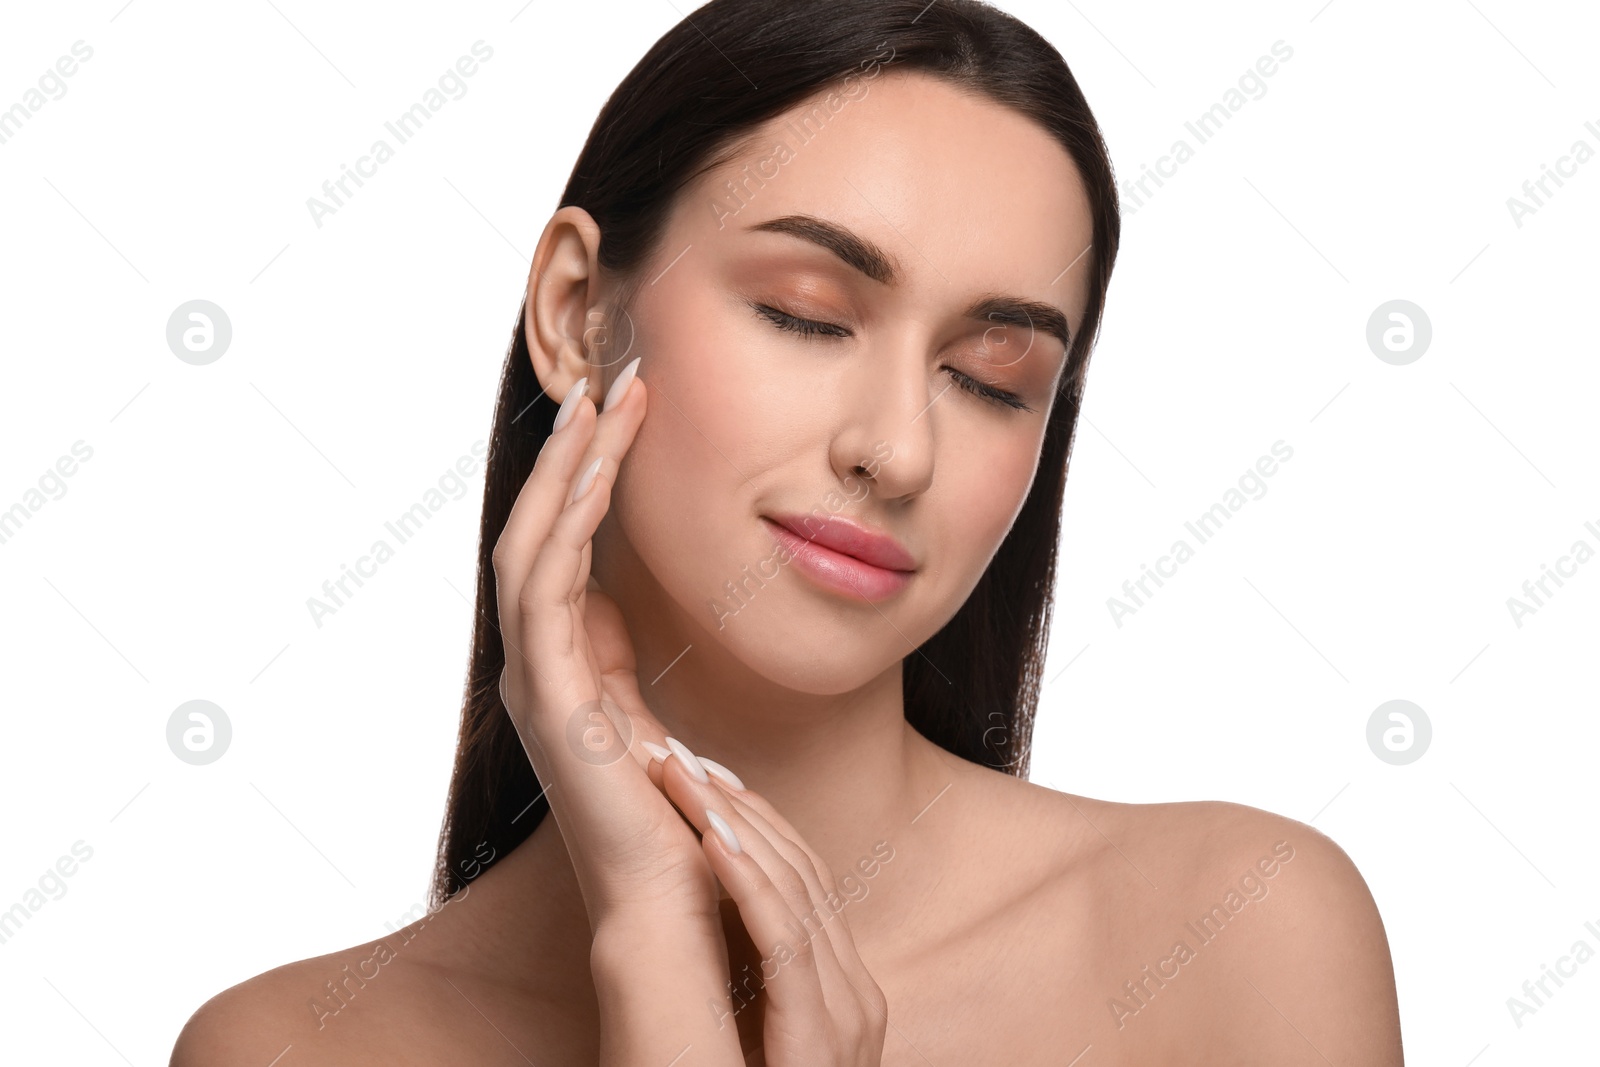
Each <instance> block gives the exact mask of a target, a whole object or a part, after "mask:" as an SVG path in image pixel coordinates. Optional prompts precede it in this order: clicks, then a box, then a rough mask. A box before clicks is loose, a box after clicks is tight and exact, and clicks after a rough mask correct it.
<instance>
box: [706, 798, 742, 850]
mask: <svg viewBox="0 0 1600 1067" xmlns="http://www.w3.org/2000/svg"><path fill="white" fill-rule="evenodd" d="M706 820H707V821H708V822H710V823H711V828H712V829H713V830H715V831H716V832H717V836H718V837H720V838H722V843H723V844H724V845H727V846H728V851H729V852H743V851H744V849H742V848H740V847H739V838H738V836H737V835H736V834H735V833H734V832H733V827H731V826H729V825H728V820H727V819H724V818H723V817H722V816H720V815H718V814H717V813H716V812H714V811H712V810H711V809H710V808H707V809H706Z"/></svg>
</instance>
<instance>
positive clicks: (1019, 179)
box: [173, 0, 1401, 1067]
mask: <svg viewBox="0 0 1600 1067" xmlns="http://www.w3.org/2000/svg"><path fill="white" fill-rule="evenodd" d="M561 205H562V206H561V207H560V208H559V210H557V211H556V212H555V214H554V215H553V216H552V218H551V219H550V221H549V223H548V225H547V226H546V227H545V230H544V233H543V235H542V237H541V239H540V241H539V245H538V248H537V250H536V252H535V255H534V262H533V270H532V271H531V272H530V276H529V279H528V287H527V292H526V297H525V300H524V303H523V307H522V310H521V313H520V314H519V318H518V323H517V330H516V334H515V337H514V340H513V343H512V346H511V352H510V356H509V358H508V362H507V365H506V369H505V376H504V379H503V382H502V386H501V391H500V397H499V403H498V408H497V414H496V420H495V426H494V434H493V441H492V443H491V448H490V454H489V468H488V474H487V487H486V492H485V505H484V513H483V525H482V539H481V544H480V551H479V585H478V608H479V613H478V619H477V624H476V630H475V642H474V649H473V656H472V664H471V670H470V676H469V686H468V692H467V697H466V706H465V710H464V714H463V718H462V726H461V735H460V744H459V749H458V753H457V762H456V768H455V775H454V779H453V783H452V787H451V791H450V797H449V804H448V809H447V811H446V815H445V821H444V828H443V833H442V835H441V843H440V854H439V861H438V866H437V871H436V878H435V883H434V894H435V895H434V903H435V905H436V910H434V911H433V912H431V913H430V915H428V916H427V917H425V918H424V919H422V920H420V921H418V922H417V923H414V924H413V925H412V926H409V927H406V928H405V929H403V930H400V931H397V932H396V933H395V934H394V935H392V936H391V937H388V938H385V939H384V940H383V941H379V942H374V943H370V944H367V945H362V946H358V947H356V948H353V949H350V950H347V951H344V952H338V953H333V954H331V955H328V956H323V957H319V958H317V959H313V960H306V961H301V962H299V963H294V964H290V965H288V966H285V967H281V968H278V969H276V970H274V971H271V972H268V973H267V974H264V975H261V976H259V977H257V978H255V979H252V980H251V981H248V982H245V983H243V984H242V985H240V986H237V987H235V988H233V989H230V990H228V991H226V992H224V993H222V994H221V995H219V996H218V997H216V998H214V999H213V1000H211V1001H210V1002H208V1003H207V1004H206V1005H204V1006H203V1007H202V1008H201V1009H200V1010H199V1011H198V1012H197V1013H196V1014H195V1016H194V1018H193V1019H192V1020H191V1021H190V1023H189V1025H188V1026H187V1027H186V1028H185V1030H184V1032H183V1034H182V1035H181V1036H180V1038H179V1040H178V1044H177V1048H176V1049H175V1051H174V1055H173V1063H174V1064H178V1065H189V1064H233V1063H239V1064H253V1065H260V1064H267V1063H269V1062H274V1061H275V1059H274V1058H275V1057H279V1056H281V1057H283V1059H282V1061H281V1062H283V1063H284V1064H285V1065H286V1067H287V1065H289V1064H291V1063H292V1064H308V1063H328V1064H335V1063H337V1064H349V1063H374V1064H378V1063H382V1064H389V1063H402V1062H403V1063H417V1064H425V1063H426V1064H431V1063H441V1064H442V1063H475V1064H487V1063H502V1062H503V1063H509V1064H514V1063H537V1064H540V1065H541V1067H544V1065H550V1064H592V1063H604V1064H617V1065H620V1064H628V1065H644V1064H648V1065H656V1064H662V1065H665V1064H669V1063H672V1064H683V1065H688V1064H715V1065H735V1064H744V1063H764V1064H768V1065H771V1067H779V1065H799V1064H805V1065H815V1064H851V1065H860V1064H878V1063H884V1064H895V1065H899V1064H927V1063H937V1064H976V1063H995V1064H1001V1063H1003V1064H1065V1063H1082V1064H1084V1065H1085V1067H1088V1065H1096V1067H1099V1065H1107V1064H1153V1063H1172V1062H1185V1063H1189V1062H1206V1063H1213V1062H1215V1063H1229V1064H1242V1063H1263V1064H1266V1063H1271V1064H1286V1063H1321V1062H1328V1063H1335V1064H1356V1063H1359V1064H1365V1065H1377V1064H1398V1063H1400V1062H1401V1052H1400V1038H1399V1022H1398V1015H1397V1009H1396V998H1395V989H1394V979H1393V974H1392V970H1391V965H1390V962H1389V954H1388V948H1387V943H1386V941H1385V937H1384V932H1383V927H1382V923H1381V921H1380V919H1379V916H1378V913H1377V910H1376V908H1375V907H1374V904H1373V901H1372V899H1371V896H1370V894H1369V893H1368V891H1367V889H1366V886H1365V884H1364V883H1363V881H1362V879H1361V877H1360V875H1359V874H1358V873H1357V872H1356V870H1355V869H1354V867H1353V866H1352V865H1351V863H1350V861H1349V859H1348V858H1347V857H1346V856H1345V855H1344V853H1343V852H1342V851H1341V850H1340V849H1339V848H1338V847H1337V846H1336V845H1334V844H1333V843H1332V842H1331V841H1329V840H1328V839H1327V838H1325V837H1323V836H1321V835H1320V834H1318V833H1317V832H1316V831H1314V830H1312V829H1311V828H1310V827H1308V826H1304V825H1302V824H1300V823H1296V822H1293V821H1290V820H1287V819H1283V818H1280V817H1278V816H1275V815H1270V814H1268V813H1265V812H1262V811H1258V810H1255V809H1252V808H1247V807H1243V806H1239V805H1232V804H1223V803H1190V804H1153V805H1127V804H1117V803H1112V802H1106V801H1098V800H1091V799H1089V798H1086V797H1080V796H1072V795H1068V794H1063V793H1059V792H1056V791H1053V790H1050V789H1046V788H1043V787H1040V786H1036V785H1032V784H1030V783H1028V782H1027V781H1026V780H1025V775H1026V771H1027V764H1028V739H1029V734H1030V731H1031V725H1032V714H1033V707H1034V704H1035V701H1036V698H1037V693H1038V685H1039V675H1040V669H1041V667H1042V664H1043V658H1044V649H1045V645H1046V637H1047V623H1048V609H1049V599H1048V598H1049V595H1050V591H1051V589H1052V586H1053V578H1054V567H1055V550H1056V542H1057V534H1058V530H1059V522H1060V510H1061V500H1062V491H1063V486H1064V484H1065V477H1066V469H1067V457H1068V454H1069V451H1070V445H1071V441H1072V435H1073V430H1074V427H1075V425H1076V420H1077V415H1078V410H1079V406H1080V404H1081V398H1082V392H1083V385H1084V379H1085V370H1086V366H1087V361H1088V356H1089V352H1090V348H1091V345H1092V343H1093V339H1094V333H1095V330H1096V327H1097V325H1098V322H1099V319H1100V314H1101V308H1102V304H1103V301H1104V298H1105V293H1106V289H1107V285H1108V282H1109V279H1110V274H1111V269H1112V263H1113V261H1114V259H1115V256H1116V250H1117V240H1118V230H1119V216H1118V210H1117V202H1116V194H1115V190H1114V185H1113V179H1112V175H1111V169H1110V165H1109V162H1108V159H1107V157H1106V153H1105V149H1104V145H1103V144H1102V141H1101V138H1100V134H1099V132H1098V128H1097V126H1096V124H1095V121H1094V118H1093V116H1092V115H1091V113H1090V111H1089V109H1088V106H1087V104H1086V103H1085V101H1084V99H1083V97H1082V95H1081V93H1080V91H1079V89H1078V87H1077V84H1076V83H1075V81H1074V80H1073V78H1072V76H1071V74H1070V73H1069V72H1068V70H1067V68H1066V66H1065V65H1064V64H1063V62H1062V60H1061V58H1060V56H1059V54H1058V53H1057V52H1056V51H1055V50H1054V49H1053V48H1052V47H1051V46H1050V45H1049V44H1047V43H1046V42H1045V41H1044V40H1043V39H1041V38H1040V37H1039V36H1038V35H1037V34H1035V33H1034V32H1032V31H1031V30H1029V29H1028V28H1027V27H1026V26H1024V25H1022V24H1021V23H1019V22H1017V21H1016V20H1015V19H1013V18H1011V17H1009V16H1006V15H1004V14H1002V13H1001V12H999V11H997V10H995V9H993V8H991V7H988V6H985V5H983V4H980V3H976V2H974V0H936V2H934V3H931V4H930V3H927V2H926V0H849V2H836V0H785V2H784V3H782V4H766V3H757V2H753V0H713V2H712V3H710V4H708V5H706V6H705V7H702V8H700V9H697V10H696V11H695V12H694V13H693V14H692V15H691V16H689V17H688V18H686V19H685V20H684V21H683V22H682V23H681V24H679V25H678V26H677V27H675V28H674V29H673V30H671V31H670V32H669V33H668V34H667V35H666V36H665V37H663V38H662V39H661V41H660V42H658V43H657V45H656V46H655V47H654V48H653V49H652V50H651V52H650V53H649V54H648V55H646V56H645V57H644V59H643V60H641V61H640V63H639V64H638V66H637V67H635V69H634V70H633V71H632V72H631V73H630V74H629V75H628V77H627V78H626V79H625V80H624V82H623V83H622V85H621V86H620V87H619V88H618V89H617V91H616V93H615V94H614V95H613V96H612V98H611V99H610V100H609V101H608V102H607V104H606V106H605V108H604V109H603V110H602V111H601V113H600V116H599V118H598V120H597V121H596V123H595V126H594V129H593V131H592V133H591V135H590V137H589V140H588V143H587V144H586V145H585V147H584V149H583V152H582V155H581V156H580V158H579V159H578V161H577V165H576V166H575V168H574V170H573V174H572V178H571V180H570V182H569V184H568V187H567V189H566V191H565V192H564V194H563V196H562V199H561ZM730 768H731V770H730ZM708 771H709V772H710V773H707V772H708ZM547 812H549V813H550V814H553V816H554V818H553V819H551V818H546V817H545V815H546V813H547ZM290 1057H293V1058H292V1059H290Z"/></svg>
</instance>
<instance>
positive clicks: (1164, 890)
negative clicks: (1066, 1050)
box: [1036, 787, 1402, 1065]
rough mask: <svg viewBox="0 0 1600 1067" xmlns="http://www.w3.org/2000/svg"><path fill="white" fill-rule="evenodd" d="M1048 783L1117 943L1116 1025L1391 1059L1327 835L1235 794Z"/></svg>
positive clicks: (1282, 1052) (1357, 877)
mask: <svg viewBox="0 0 1600 1067" xmlns="http://www.w3.org/2000/svg"><path fill="white" fill-rule="evenodd" d="M1036 788H1043V787H1036ZM1048 792H1051V793H1053V794H1054V809H1055V813H1056V816H1057V818H1058V819H1059V820H1060V822H1061V825H1062V826H1063V827H1071V828H1072V830H1073V832H1074V833H1075V834H1076V837H1075V838H1074V839H1075V840H1078V841H1080V842H1082V844H1081V845H1080V846H1079V847H1078V849H1077V850H1076V852H1075V855H1074V856H1072V857H1070V858H1069V860H1068V863H1067V868H1068V870H1069V871H1070V872H1071V877H1073V878H1075V879H1076V880H1077V883H1081V882H1083V881H1084V880H1087V881H1088V882H1089V884H1090V885H1091V886H1097V887H1098V888H1099V889H1100V890H1101V892H1099V893H1096V894H1093V895H1094V896H1096V897H1098V898H1099V899H1100V900H1101V902H1102V905H1103V906H1104V907H1106V908H1107V909H1108V910H1109V911H1110V912H1111V914H1113V916H1114V917H1113V919H1112V922H1111V925H1112V927H1113V928H1114V930H1115V936H1116V937H1117V938H1118V939H1119V940H1120V943H1121V945H1123V946H1125V950H1124V951H1123V952H1122V958H1124V959H1126V960H1127V961H1128V962H1127V963H1125V964H1123V965H1122V967H1123V970H1126V971H1127V972H1128V973H1127V974H1126V975H1123V974H1122V973H1121V972H1120V971H1119V972H1117V973H1116V980H1114V981H1112V982H1111V983H1110V984H1109V987H1108V988H1109V989H1110V990H1112V991H1119V990H1120V993H1121V995H1120V997H1112V998H1110V1000H1111V1002H1110V1003H1109V1004H1108V1015H1109V1016H1110V1018H1111V1020H1112V1021H1114V1022H1115V1023H1116V1024H1117V1028H1118V1029H1124V1030H1125V1029H1128V1028H1130V1027H1131V1026H1133V1025H1134V1023H1135V1022H1137V1023H1138V1025H1140V1026H1145V1027H1148V1028H1149V1029H1151V1030H1155V1029H1157V1028H1158V1027H1160V1028H1162V1029H1165V1028H1169V1027H1171V1028H1175V1031H1182V1032H1187V1033H1189V1034H1190V1035H1193V1034H1195V1033H1197V1032H1199V1033H1206V1034H1208V1035H1209V1036H1210V1041H1211V1043H1212V1045H1213V1047H1215V1048H1219V1049H1221V1048H1227V1049H1228V1050H1229V1052H1230V1053H1231V1054H1232V1055H1233V1056H1234V1057H1235V1058H1236V1059H1237V1062H1240V1063H1255V1062H1262V1063H1268V1062H1270V1063H1285V1062H1288V1063H1298V1062H1301V1061H1302V1060H1304V1061H1305V1062H1308V1063H1322V1062H1324V1060H1326V1061H1329V1062H1332V1063H1335V1064H1346V1063H1350V1064H1355V1063H1361V1064H1377V1065H1398V1064H1400V1063H1401V1062H1402V1060H1401V1047H1400V1022H1399V1011H1398V1006H1397V1000H1396V993H1395V981H1394V970H1393V964H1392V962H1391V959H1390V953H1389V943H1388V938H1387V935H1386V933H1385V931H1384V926H1383V920H1382V918H1381V916H1380V915H1379V912H1378V907H1377V904H1376V902H1375V901H1374V899H1373V896H1372V892H1371V890H1370V889H1369V888H1368V886H1367V883H1366V880H1365V879H1364V878H1363V877H1362V876H1361V873H1360V871H1359V870H1357V869H1356V865H1355V863H1354V862H1353V861H1352V860H1351V859H1350V856H1349V855H1348V854H1346V852H1345V851H1344V849H1342V848H1341V847H1340V846H1339V845H1338V844H1337V843H1335V842H1334V841H1333V840H1332V839H1331V838H1329V837H1328V836H1327V835H1325V834H1323V833H1321V832H1320V831H1318V830H1317V829H1315V828H1313V827H1311V826H1309V825H1307V824H1305V823H1302V822H1298V821H1296V820H1294V819H1290V818H1286V817H1284V816H1282V815H1276V814H1273V813H1271V812H1268V811H1263V810H1261V809H1259V808H1253V807H1249V806H1247V805H1243V804H1234V803H1227V802H1222V801H1193V802H1183V803H1165V804H1119V803H1113V802H1109V801H1104V800H1095V799H1091V798H1088V797H1081V796H1075V795H1071V794H1067V793H1058V792H1056V791H1054V790H1048ZM1077 883H1075V884H1077ZM1080 895H1081V884H1080ZM1191 974H1192V975H1194V977H1193V978H1190V977H1188V976H1189V975H1191ZM1178 994H1181V995H1178ZM1119 1004H1120V1007H1119ZM1146 1020H1149V1022H1146Z"/></svg>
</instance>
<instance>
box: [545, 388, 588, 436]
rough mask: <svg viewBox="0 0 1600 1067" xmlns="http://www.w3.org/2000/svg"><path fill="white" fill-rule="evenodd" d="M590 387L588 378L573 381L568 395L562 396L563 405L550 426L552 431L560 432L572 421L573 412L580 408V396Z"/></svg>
mask: <svg viewBox="0 0 1600 1067" xmlns="http://www.w3.org/2000/svg"><path fill="white" fill-rule="evenodd" d="M588 388H589V379H588V378H579V379H578V380H577V381H576V382H574V383H573V386H572V388H571V389H568V390H567V395H566V396H564V397H562V398H561V407H560V408H559V409H557V411H556V421H555V424H554V425H553V426H551V428H550V432H551V433H560V432H561V427H563V426H565V425H566V424H567V423H569V422H571V421H572V413H573V412H574V411H577V410H578V398H579V397H581V396H583V394H584V392H585V391H587V390H588Z"/></svg>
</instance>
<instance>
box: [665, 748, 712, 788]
mask: <svg viewBox="0 0 1600 1067" xmlns="http://www.w3.org/2000/svg"><path fill="white" fill-rule="evenodd" d="M667 747H668V748H670V749H671V750H672V754H673V755H674V756H677V757H678V758H679V759H680V760H682V761H683V769H684V770H686V771H688V772H689V777H691V778H693V779H694V780H695V781H697V782H705V783H706V784H707V785H709V784H710V783H711V778H710V777H709V776H708V775H707V774H706V769H705V768H704V767H702V766H700V761H699V760H698V759H696V758H695V754H694V753H693V752H690V751H689V750H688V748H686V747H685V746H684V743H683V742H682V741H679V740H678V739H677V738H676V737H669V738H667Z"/></svg>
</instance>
